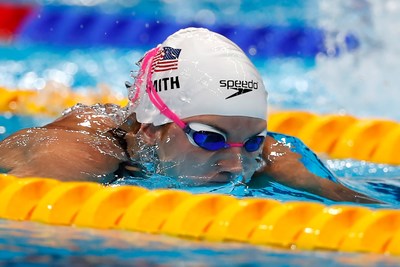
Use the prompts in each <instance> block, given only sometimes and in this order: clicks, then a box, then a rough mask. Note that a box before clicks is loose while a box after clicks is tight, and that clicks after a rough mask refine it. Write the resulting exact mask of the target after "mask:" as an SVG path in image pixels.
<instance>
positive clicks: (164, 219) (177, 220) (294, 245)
mask: <svg viewBox="0 0 400 267" xmlns="http://www.w3.org/2000/svg"><path fill="white" fill-rule="evenodd" d="M0 197H1V200H2V201H1V202H0V217H1V218H4V219H12V220H31V221H36V222H42V223H46V224H54V225H71V226H77V227H93V228H101V229H120V230H126V231H140V232H145V233H153V234H168V235H172V236H176V237H183V238H191V239H196V240H209V241H220V242H228V241H235V242H244V243H249V244H255V245H267V246H274V247H281V248H290V249H303V250H330V251H347V252H366V253H387V254H391V255H400V210H390V209H371V208H367V207H363V206H350V205H343V204H342V205H333V206H325V205H323V204H320V203H313V202H300V201H297V202H295V201H291V202H285V203H281V202H278V201H276V200H271V199H262V198H247V199H238V198H235V197H232V196H227V195H217V194H191V193H188V192H185V191H179V190H172V189H160V190H147V189H144V188H141V187H136V186H118V187H105V186H102V185H100V184H97V183H91V182H60V181H57V180H53V179H47V178H36V177H30V178H16V177H14V176H10V175H6V174H1V175H0Z"/></svg>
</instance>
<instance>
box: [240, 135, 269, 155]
mask: <svg viewBox="0 0 400 267" xmlns="http://www.w3.org/2000/svg"><path fill="white" fill-rule="evenodd" d="M264 139H265V137H264V136H260V135H257V136H254V137H252V138H250V139H249V140H247V141H246V143H244V148H245V149H246V151H247V152H254V151H257V150H258V149H260V147H261V145H262V144H263V142H264Z"/></svg>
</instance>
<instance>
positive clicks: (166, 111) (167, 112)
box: [143, 47, 186, 129]
mask: <svg viewBox="0 0 400 267" xmlns="http://www.w3.org/2000/svg"><path fill="white" fill-rule="evenodd" d="M159 50H160V47H156V48H154V49H153V50H151V51H150V52H148V53H147V54H146V57H145V59H144V60H149V59H151V61H150V66H153V61H154V56H155V55H156V54H157V52H158V51H159ZM145 62H146V63H147V61H145ZM145 62H143V63H145ZM148 73H149V74H148V75H147V81H146V82H147V86H146V91H147V93H148V95H149V98H150V101H151V102H152V103H153V104H154V106H155V107H156V108H157V109H158V110H159V111H160V112H161V113H162V114H163V115H164V116H165V117H167V118H169V119H171V120H172V121H173V122H175V123H176V124H177V125H178V126H179V127H180V128H182V129H185V127H186V123H184V122H183V121H182V120H181V119H180V118H179V117H178V115H176V114H175V113H174V112H173V111H172V110H171V109H170V108H169V107H168V106H167V105H166V104H165V103H164V101H162V99H161V98H160V96H159V95H158V94H157V91H156V90H155V89H154V86H153V83H152V81H151V77H152V74H153V73H152V72H151V71H148Z"/></svg>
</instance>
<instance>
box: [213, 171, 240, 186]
mask: <svg viewBox="0 0 400 267" xmlns="http://www.w3.org/2000/svg"><path fill="white" fill-rule="evenodd" d="M236 178H237V175H235V174H233V173H231V172H228V171H222V172H219V173H217V174H216V175H215V176H214V177H213V178H212V179H211V180H209V181H208V184H228V183H231V182H233V181H235V180H236Z"/></svg>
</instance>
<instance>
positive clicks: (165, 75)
mask: <svg viewBox="0 0 400 267" xmlns="http://www.w3.org/2000/svg"><path fill="white" fill-rule="evenodd" d="M152 62H153V64H152V65H151V66H150V64H148V66H144V64H143V62H142V66H141V72H142V73H139V75H138V76H139V78H137V79H136V81H135V84H134V86H133V89H134V90H135V88H136V91H132V92H131V93H130V100H131V101H130V108H131V111H133V112H135V113H136V118H137V120H138V121H139V122H141V123H152V124H154V125H155V126H158V125H163V124H166V123H168V122H171V119H169V118H168V117H166V116H165V115H163V114H162V113H161V112H160V111H159V109H158V108H157V107H156V106H154V104H153V103H152V101H151V100H150V98H149V96H148V93H147V92H146V82H145V81H146V79H147V77H148V75H149V74H150V75H152V76H151V81H152V83H153V85H154V88H155V89H156V91H157V94H158V95H159V97H160V98H161V99H162V101H163V102H164V103H165V104H166V106H168V107H169V109H171V110H172V111H173V112H174V113H175V114H176V115H178V117H179V118H181V119H184V118H188V117H192V116H196V115H223V116H246V117H253V118H260V119H263V120H266V118H267V96H268V94H267V91H266V89H265V87H264V83H263V81H262V79H261V76H260V74H259V73H258V71H257V70H256V68H255V66H254V65H253V64H252V63H251V61H250V60H249V58H248V57H247V56H246V55H245V54H244V52H243V51H242V50H241V49H240V48H239V47H238V46H237V45H236V44H234V43H233V42H232V41H230V40H229V39H227V38H225V37H224V36H222V35H220V34H217V33H214V32H211V31H209V30H207V29H203V28H187V29H183V30H180V31H178V32H176V33H174V34H172V35H171V36H169V37H168V38H167V39H166V40H165V41H164V42H163V43H162V44H161V45H159V47H158V53H157V54H156V55H155V56H154V58H153V59H152ZM140 76H141V77H140Z"/></svg>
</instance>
